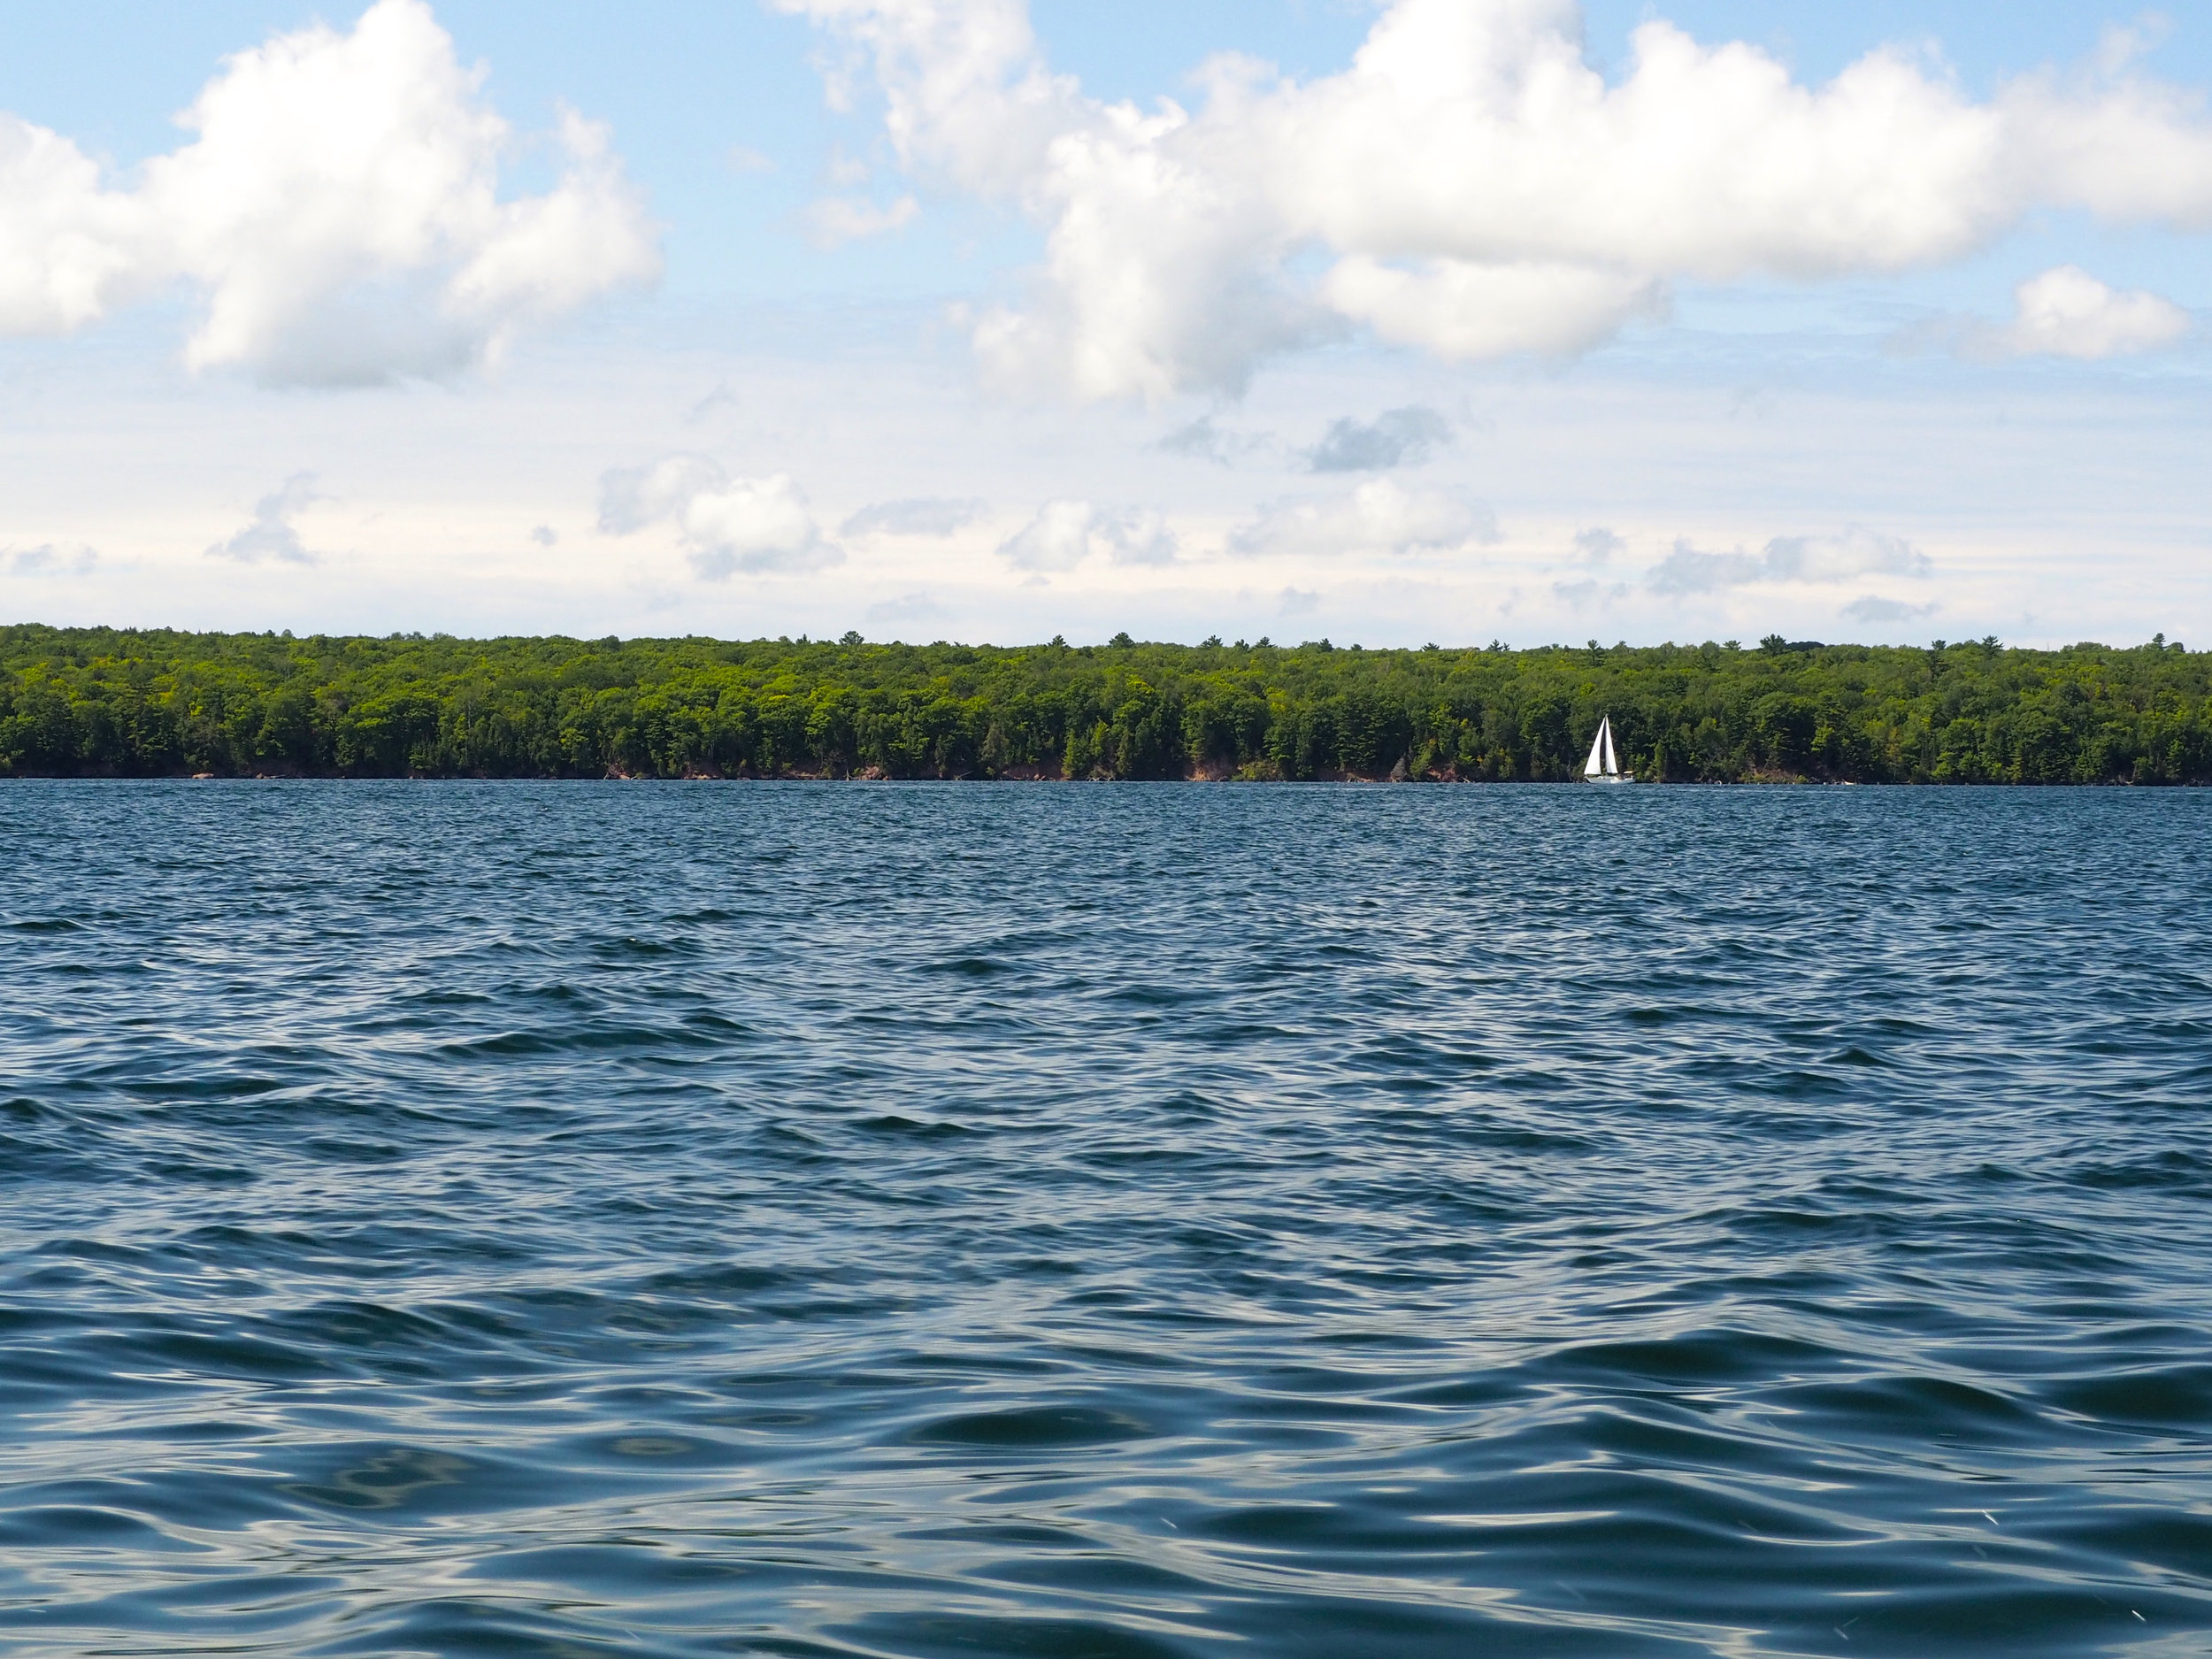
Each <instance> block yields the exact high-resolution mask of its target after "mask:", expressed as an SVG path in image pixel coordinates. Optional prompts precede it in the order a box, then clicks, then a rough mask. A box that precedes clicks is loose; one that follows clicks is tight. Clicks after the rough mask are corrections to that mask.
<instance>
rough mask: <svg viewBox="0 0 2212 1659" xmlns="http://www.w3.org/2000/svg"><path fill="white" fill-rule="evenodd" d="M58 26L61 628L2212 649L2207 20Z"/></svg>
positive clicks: (51, 61) (33, 96)
mask: <svg viewBox="0 0 2212 1659" xmlns="http://www.w3.org/2000/svg"><path fill="white" fill-rule="evenodd" d="M0 42H5V50H0V620H6V621H44V622H53V623H60V624H90V623H104V624H113V625H119V626H182V627H217V628H242V629H257V630H259V629H267V630H282V629H289V630H292V631H293V632H295V633H310V632H347V633H355V632H358V633H375V634H383V633H390V632H421V633H433V632H447V633H453V634H464V635H488V634H516V633H549V632H557V633H563V634H574V635H580V636H589V637H596V636H600V635H604V634H622V635H625V636H631V635H641V634H646V635H669V634H712V635H718V636H723V637H757V636H764V635H766V636H774V635H779V634H787V635H794V636H795V635H798V634H808V635H810V636H816V637H820V636H835V635H838V634H842V633H844V632H845V631H847V630H849V629H856V630H858V631H859V632H860V633H861V634H864V636H865V637H868V638H871V639H908V640H933V639H952V640H963V641H977V642H980V641H993V642H998V643H1015V642H1019V641H1028V640H1041V639H1046V638H1049V637H1051V636H1052V635H1055V634H1060V635H1063V636H1064V637H1066V638H1068V639H1069V640H1071V641H1076V642H1082V641H1089V640H1102V639H1104V638H1106V637H1108V636H1110V635H1111V634H1115V633H1117V632H1120V631H1124V630H1126V631H1127V632H1129V633H1131V634H1135V635H1137V636H1138V637H1140V638H1152V639H1169V640H1185V641H1196V640H1199V639H1202V638H1205V637H1208V636H1215V635H1217V636H1219V637H1221V638H1224V639H1233V638H1244V639H1257V638H1260V637H1271V638H1273V639H1275V640H1277V641H1299V640H1306V639H1315V638H1320V637H1329V638H1333V639H1334V640H1335V641H1338V642H1340V643H1344V642H1352V641H1357V642H1361V643H1364V644H1367V645H1370V646H1387V645H1419V644H1423V643H1427V642H1431V641H1434V642H1436V643H1440V644H1464V643H1478V644H1479V643H1484V642H1486V641H1491V640H1494V639H1495V640H1502V641H1506V642H1508V643H1511V644H1520V645H1527V644H1540V643H1545V642H1549V641H1577V642H1579V641H1582V640H1585V639H1592V638H1594V639H1599V640H1601V641H1605V642H1608V643H1610V642H1612V641H1616V640H1626V641H1632V642H1639V643H1641V642H1649V641H1660V640H1681V641H1698V640H1705V639H1717V640H1720V639H1730V638H1737V639H1743V640H1747V641H1748V640H1755V639H1757V638H1760V637H1763V636H1764V635H1766V634H1770V633H1780V634H1785V635H1786V636H1787V637H1790V638H1793V639H1799V638H1811V639H1823V640H1856V641H1870V642H1881V641H1926V640H1929V639H1931V638H1981V637H1984V636H1985V635H1989V634H1995V635H1996V636H1998V637H1999V638H2001V639H2004V640H2007V641H2012V642H2015V643H2021V644H2052V643H2063V642H2068V641H2076V640H2084V639H2094V640H2101V641H2106V642H2108V643H2131V642H2134V641H2140V640H2144V639H2147V638H2149V637H2150V636H2151V635H2152V634H2154V633H2162V634H2165V635H2166V636H2167V637H2168V638H2169V639H2181V640H2184V641H2192V642H2194V641H2202V640H2204V639H2205V638H2206V637H2207V636H2208V634H2212V626H2208V625H2212V482H2208V480H2212V465H2207V457H2208V456H2212V442H2208V440H2212V401H2208V396H2207V394H2208V391H2212V338H2208V333H2207V327H2206V324H2207V320H2208V318H2212V257H2208V255H2212V104H2208V96H2207V95H2208V88H2212V6H2206V5H2201V4H2199V5H2195V6H2192V7H2177V8H2171V9H2170V10H2168V11H2167V12H2163V13H2157V12H2136V11H2129V10H2124V9H2116V10H2112V11H2109V12H2106V11H2101V10H2099V9H2098V8H2097V7H2096V6H2095V4H2093V3H2092V4H2078V0H2077V3H2073V4H2063V5H2060V4H2038V3H2031V4H2016V5H2011V6H2008V7H2004V8H1996V7H1991V6H1988V5H1987V4H1967V3H1966V0H1919V3H1917V4H1913V3H1909V0H1871V3H1870V4H1861V5H1857V6H1853V7H1838V6H1833V5H1815V4H1793V3H1789V0H1770V3H1769V4H1748V3H1745V0H1736V3H1724V0H1679V3H1678V4H1643V0H1594V3H1593V4H1586V5H1582V6H1579V7H1578V6H1576V5H1573V4H1567V3H1566V0H1387V3H1384V4H1357V3H1356V0H1243V3H1242V4H1231V3H1229V0H1179V4H1152V3H1151V0H1125V4H1120V5H1118V6H1114V7H1102V6H1098V5H1096V4H1076V3H1075V0H1028V3H1027V4H1025V3H1024V0H767V3H766V4H753V3H752V0H718V3H717V4H693V3H692V0H661V3H660V4H655V5H652V6H649V7H630V6H616V5H614V4H600V3H598V0H539V4H533V5H530V6H527V7H525V6H522V5H519V4H512V3H511V0H509V3H506V4H502V3H500V0H443V3H442V4H432V3H431V0H376V3H375V4H370V5H366V6H360V5H357V4H348V5H343V6H340V7H336V8H334V9H330V10H326V11H320V12H319V11H316V10H314V9H313V8H312V7H311V6H307V5H302V4H288V3H285V0H196V4H191V5H184V4H152V5H150V4H146V3H145V0H129V3H128V4H125V3H124V0H78V3H77V4H73V5H71V6H68V7H54V6H44V5H41V6H33V5H30V4H24V3H22V0H0Z"/></svg>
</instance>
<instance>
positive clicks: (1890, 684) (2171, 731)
mask: <svg viewBox="0 0 2212 1659" xmlns="http://www.w3.org/2000/svg"><path fill="white" fill-rule="evenodd" d="M1601 718H1610V720H1611V723H1612V731H1613V733H1614V737H1615V739H1616V741H1617V745H1618V749H1619V752H1620V757H1621V762H1622V764H1623V766H1624V769H1625V770H1627V771H1629V772H1632V773H1633V775H1634V776H1635V777H1636V778H1638V779H1639V780H1641V781H1643V782H1646V783H1798V782H1804V783H1847V784H1878V783H1891V784H1921V783H1929V784H1947V783H1960V784H2137V785H2160V784H2206V783H2212V652H2204V651H2198V652H2191V651H2189V650H2186V649H2184V648H2183V647H2182V646H2181V645H2179V644H2178V643H2169V642H2168V641H2166V640H2165V639H2164V638H2163V637H2162V636H2161V637H2159V638H2157V639H2154V640H2153V641H2150V642H2149V643H2147V644H2144V645H2138V646H2130V647H2124V648H2115V647H2110V646H2105V645H2098V644H2090V643H2085V644H2081V645H2075V646H2069V647H2066V648H2064V649H2058V650H2047V651H2044V650H2024V649H2016V648H2008V647H2005V646H2002V645H2001V644H2000V643H1999V642H1998V641H1995V640H1993V639H1989V640H1981V641H1967V642H1949V641H1934V642H1933V643H1932V644H1930V645H1928V646H1924V647H1920V646H1864V645H1830V644H1823V643H1820V642H1817V641H1809V640H1797V641H1790V640H1784V639H1782V638H1780V637H1779V636H1773V637H1770V638H1768V639H1766V640H1763V641H1760V643H1759V644H1758V645H1756V646H1752V647H1746V646H1743V645H1741V644H1740V643H1739V642H1737V641H1721V642H1715V641H1706V642H1704V643H1701V644H1696V645H1657V646H1628V645H1615V646H1601V645H1599V644H1598V643H1597V642H1596V641H1590V642H1588V643H1587V644H1586V645H1582V646H1566V645H1552V646H1541V647H1536V648H1533V649H1526V650H1511V649H1507V648H1506V647H1504V646H1502V645H1499V644H1493V645H1490V646H1487V647H1481V648H1453V649H1446V648H1442V647H1439V646H1426V647H1424V648H1422V649H1417V650H1402V649H1390V650H1367V649H1363V648H1361V647H1360V646H1358V645H1351V646H1339V645H1336V644H1333V643H1332V642H1331V641H1328V640H1325V639H1324V640H1316V641H1308V642H1306V643H1304V644H1302V645H1298V646H1278V645H1275V644H1273V643H1271V641H1267V640H1264V639H1263V640H1260V641H1255V642H1251V643H1247V642H1246V641H1236V642H1235V643H1234V644H1224V643H1223V642H1222V641H1219V640H1209V641H1205V642H1204V643H1202V644H1199V645H1170V644H1157V643H1143V642H1140V641H1134V640H1132V639H1130V638H1128V636H1126V635H1117V636H1116V638H1115V639H1114V640H1113V641H1110V642H1109V643H1107V644H1105V645H1081V646H1071V645H1069V644H1068V643H1067V642H1066V641H1064V640H1059V639H1055V640H1052V641H1048V642H1047V643H1045V644H1042V645H1031V646H1014V647H1002V646H966V645H954V644H947V643H942V642H940V643H936V644H932V645H899V644H872V643H870V642H869V641H864V640H863V639H862V638H861V637H860V636H859V635H858V634H846V635H845V636H844V637H842V638H841V639H839V640H836V641H826V640H807V639H803V638H802V639H799V640H787V639H779V640H754V641H724V640H712V639H703V638H689V639H671V640H619V639H613V638H609V639H604V640H597V641H588V640H573V639H566V638H527V637H517V638H508V639H496V640H461V639H455V638H452V637H450V636H448V635H434V636H431V637H428V638H425V637H423V636H421V635H417V634H407V635H392V636H385V637H372V636H367V635H358V636H344V635H316V636H312V637H302V638H294V637H292V636H290V635H288V634H189V633H182V632H177V631H171V630H159V629H153V630H133V629H112V628H54V627H46V626H39V625H35V624H24V625H19V626H8V627H0V777H4V776H14V777H34V776H35V777H138V778H152V777H167V778H189V777H195V776H197V775H199V774H203V773H205V774H212V775H215V776H221V777H236V778H257V777H262V776H270V777H275V776H294V777H328V778H351V777H379V778H408V777H422V778H515V779H586V780H605V779H624V778H656V779H668V780H682V779H702V778H715V779H731V780H743V779H770V778H778V779H791V780H827V779H849V780H871V779H902V780H920V779H935V780H961V779H973V780H1006V781H1038V782H1042V781H1071V780H1149V781H1163V782H1167V781H1187V782H1222V781H1231V780H1236V781H1246V782H1262V781H1283V782H1350V783H1383V782H1390V781H1402V782H1434V783H1561V782H1566V781H1570V780H1573V779H1574V778H1576V777H1577V776H1578V774H1579V773H1580V772H1581V770H1582V767H1583V764H1584V757H1585V756H1586V754H1587V752H1588V749H1589V746H1590V743H1591V741H1592V735H1593V733H1594V732H1595V731H1596V729H1597V727H1598V724H1599V721H1600V720H1601Z"/></svg>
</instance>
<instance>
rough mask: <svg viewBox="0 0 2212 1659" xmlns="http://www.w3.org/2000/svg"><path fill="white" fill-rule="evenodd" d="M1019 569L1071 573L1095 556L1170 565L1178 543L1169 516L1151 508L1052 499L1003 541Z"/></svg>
mask: <svg viewBox="0 0 2212 1659" xmlns="http://www.w3.org/2000/svg"><path fill="white" fill-rule="evenodd" d="M998 550H999V556H1000V557H1002V558H1003V559H1005V560H1006V561H1007V563H1009V564H1010V565H1013V567H1014V568H1015V569H1016V570H1024V571H1036V572H1047V571H1070V570H1073V569H1074V568H1075V567H1076V566H1077V565H1080V564H1081V563H1082V562H1083V561H1084V560H1085V559H1087V558H1088V557H1091V556H1092V555H1093V554H1099V555H1102V556H1103V557H1107V558H1110V559H1111V560H1112V561H1113V562H1114V563H1115V564H1117V565H1169V564H1172V563H1173V562H1174V560H1175V555H1176V550H1177V541H1176V536H1175V533H1174V531H1172V530H1171V529H1170V528H1169V527H1168V523H1167V520H1166V518H1164V516H1163V515H1161V514H1160V513H1157V512H1155V511H1150V510H1148V509H1133V508H1121V509H1117V510H1109V509H1104V508H1100V507H1094V506H1093V505H1092V504H1091V503H1089V502H1087V501H1048V502H1047V503H1045V504H1044V505H1043V506H1042V507H1041V508H1039V509H1038V510H1037V516H1036V517H1035V518H1032V519H1031V520H1030V521H1029V522H1028V523H1027V524H1026V525H1025V526H1023V527H1022V528H1021V529H1019V530H1018V531H1016V532H1015V533H1014V534H1012V535H1010V536H1009V537H1007V539H1006V540H1005V541H1002V542H1001V543H1000V544H999V549H998Z"/></svg>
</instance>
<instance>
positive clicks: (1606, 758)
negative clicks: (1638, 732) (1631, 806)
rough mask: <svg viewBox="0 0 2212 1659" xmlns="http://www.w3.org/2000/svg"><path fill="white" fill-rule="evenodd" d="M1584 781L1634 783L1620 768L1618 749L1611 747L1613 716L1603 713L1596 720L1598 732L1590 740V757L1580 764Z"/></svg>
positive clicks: (1632, 778)
mask: <svg viewBox="0 0 2212 1659" xmlns="http://www.w3.org/2000/svg"><path fill="white" fill-rule="evenodd" d="M1582 780H1583V782H1585V783H1634V782H1635V781H1636V780H1635V778H1634V777H1633V776H1632V774H1631V773H1628V772H1623V771H1622V770H1621V757H1620V751H1619V750H1617V749H1615V748H1614V747H1613V717H1612V716H1611V715H1605V716H1603V717H1601V718H1600V719H1599V721H1598V734H1597V736H1596V737H1594V738H1593V739H1592V740H1591V742H1590V758H1589V759H1588V760H1586V761H1585V762H1583V764H1582Z"/></svg>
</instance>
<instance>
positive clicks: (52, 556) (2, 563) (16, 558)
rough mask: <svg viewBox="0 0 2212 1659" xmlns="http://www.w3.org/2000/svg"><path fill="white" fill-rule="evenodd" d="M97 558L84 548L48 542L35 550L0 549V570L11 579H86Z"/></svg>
mask: <svg viewBox="0 0 2212 1659" xmlns="http://www.w3.org/2000/svg"><path fill="white" fill-rule="evenodd" d="M99 565H100V556H99V554H98V553H97V552H96V551H95V550H94V549H91V548H88V547H76V548H70V549H62V548H58V547H56V546H55V545H54V544H53V543H52V542H51V541H47V542H42V543H41V544H40V545H39V546H37V547H24V548H0V569H4V570H5V571H6V572H7V573H8V574H9V575H11V576H89V575H91V574H92V572H94V571H96V570H97V569H98V568H99Z"/></svg>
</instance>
